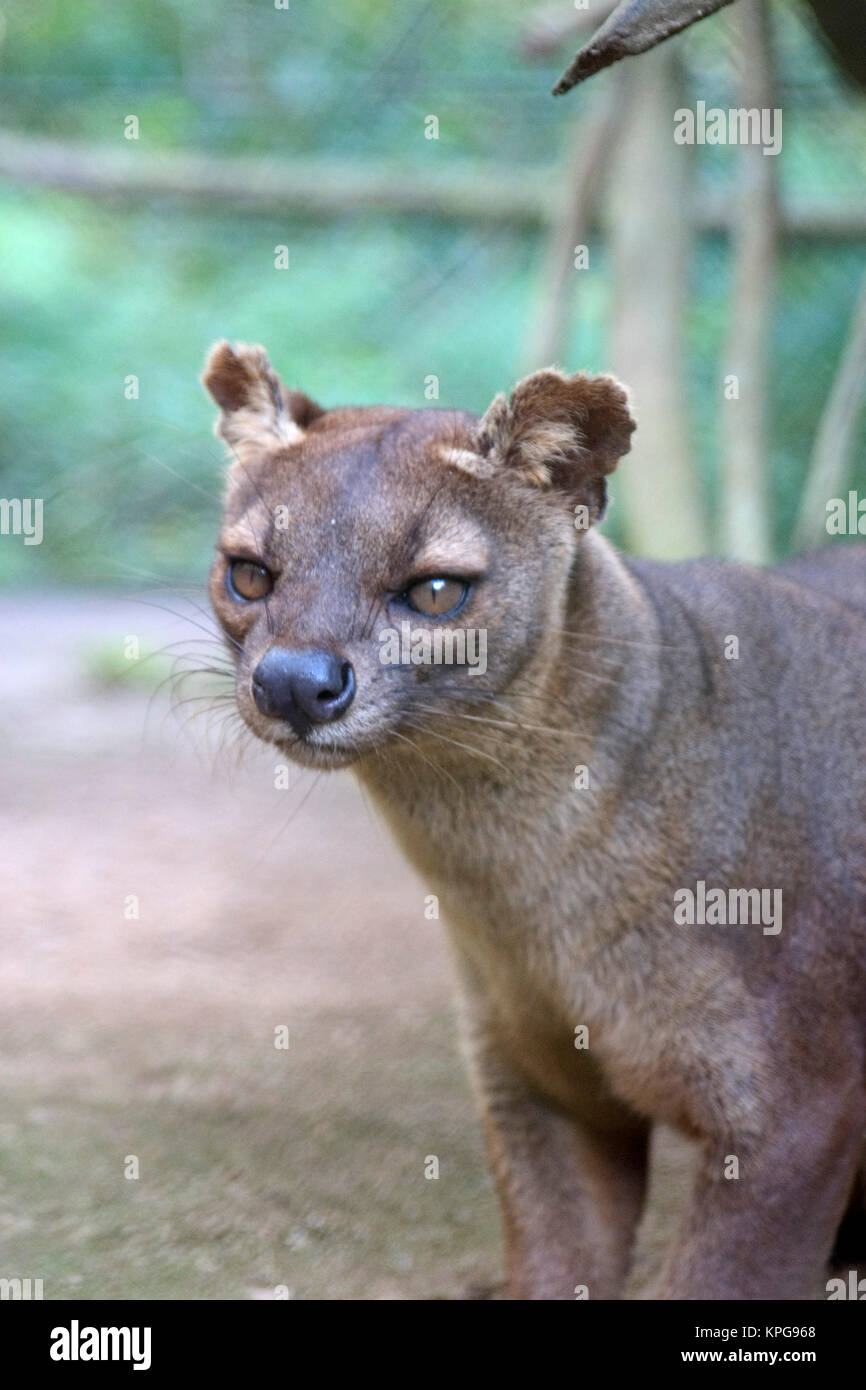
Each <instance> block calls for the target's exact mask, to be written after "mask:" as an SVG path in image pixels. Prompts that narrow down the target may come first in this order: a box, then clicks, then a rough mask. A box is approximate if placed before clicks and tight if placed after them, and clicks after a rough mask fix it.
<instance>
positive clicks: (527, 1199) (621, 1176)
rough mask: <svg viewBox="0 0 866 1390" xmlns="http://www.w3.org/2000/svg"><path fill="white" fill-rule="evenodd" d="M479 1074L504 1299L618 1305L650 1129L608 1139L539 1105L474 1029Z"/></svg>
mask: <svg viewBox="0 0 866 1390" xmlns="http://www.w3.org/2000/svg"><path fill="white" fill-rule="evenodd" d="M471 1031H472V1052H473V1061H474V1073H475V1078H476V1082H477V1085H478V1089H479V1092H480V1102H481V1112H482V1118H483V1122H484V1129H485V1135H486V1139H487V1147H488V1152H489V1157H490V1163H491V1167H492V1170H493V1177H494V1181H495V1184H496V1189H497V1194H498V1197H499V1202H500V1206H501V1210H502V1218H503V1225H504V1234H505V1256H506V1268H507V1275H508V1295H509V1297H510V1298H514V1299H574V1298H580V1297H588V1298H590V1299H597V1298H621V1297H622V1293H623V1286H624V1284H625V1280H626V1276H627V1274H628V1268H629V1262H630V1258H631V1251H632V1245H633V1242H634V1233H635V1228H636V1226H637V1222H638V1219H639V1217H640V1214H641V1210H642V1206H643V1200H644V1194H645V1187H646V1170H647V1149H648V1127H647V1126H646V1125H645V1124H644V1123H643V1122H642V1121H641V1120H638V1119H635V1120H634V1122H633V1123H631V1122H630V1123H629V1125H628V1127H627V1128H616V1129H602V1128H600V1127H597V1126H593V1125H590V1124H588V1123H586V1121H585V1120H582V1119H579V1118H576V1117H575V1116H573V1115H572V1114H570V1113H568V1112H566V1111H565V1110H563V1109H561V1108H559V1107H558V1106H556V1105H555V1104H553V1103H551V1102H549V1101H548V1100H547V1099H546V1098H545V1097H543V1096H541V1095H540V1094H539V1093H538V1092H537V1091H536V1090H535V1089H533V1087H532V1086H531V1085H530V1084H529V1083H528V1082H527V1080H526V1079H525V1078H524V1077H522V1076H521V1074H520V1073H519V1071H518V1070H517V1068H516V1067H515V1066H514V1065H513V1064H512V1063H511V1061H510V1060H509V1059H508V1058H507V1057H506V1056H505V1055H504V1053H503V1051H502V1049H501V1048H500V1047H499V1046H498V1045H497V1042H496V1039H495V1036H494V1035H493V1034H491V1033H489V1032H487V1031H479V1028H478V1027H477V1020H476V1026H475V1027H474V1028H472V1030H471Z"/></svg>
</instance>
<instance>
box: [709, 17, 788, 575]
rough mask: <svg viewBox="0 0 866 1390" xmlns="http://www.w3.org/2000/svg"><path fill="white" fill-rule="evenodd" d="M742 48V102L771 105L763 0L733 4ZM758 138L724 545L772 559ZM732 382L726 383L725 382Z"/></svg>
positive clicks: (726, 410)
mask: <svg viewBox="0 0 866 1390" xmlns="http://www.w3.org/2000/svg"><path fill="white" fill-rule="evenodd" d="M730 22H731V29H732V33H733V38H734V42H735V44H736V49H737V51H738V54H739V64H740V84H739V92H738V97H739V103H738V104H739V106H741V107H746V108H747V109H753V108H757V109H758V110H770V111H772V110H773V108H774V107H775V105H776V100H775V98H776V90H775V82H774V78H773V61H772V38H771V33H770V17H769V12H768V9H767V5H766V0H740V3H739V4H737V5H736V6H735V7H734V8H733V9H732V10H731V20H730ZM777 158H778V156H775V155H765V154H764V152H763V149H762V147H761V146H760V145H759V144H754V145H746V144H744V145H741V146H740V147H739V149H738V150H737V163H738V179H739V184H738V188H737V194H736V205H735V210H734V223H733V229H732V236H731V254H732V257H733V262H734V272H733V289H732V295H731V318H730V327H729V331H728V339H727V344H726V348H725V358H724V374H725V377H726V379H730V378H734V379H735V382H734V383H732V387H731V389H732V390H733V391H735V392H736V393H737V395H736V396H733V395H732V396H728V395H724V396H723V397H722V402H721V438H722V487H723V495H722V536H721V543H722V551H723V553H724V554H726V555H730V556H733V557H734V558H735V559H738V560H747V561H751V562H752V563H754V564H761V563H764V562H766V561H768V560H769V559H770V556H771V551H772V541H771V536H770V519H769V508H768V492H769V475H770V435H769V431H768V428H767V417H768V407H769V393H770V338H771V332H772V309H773V288H774V281H775V270H776V255H777V243H778V203H777V191H776V160H777ZM726 389H728V388H726Z"/></svg>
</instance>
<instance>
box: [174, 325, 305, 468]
mask: <svg viewBox="0 0 866 1390" xmlns="http://www.w3.org/2000/svg"><path fill="white" fill-rule="evenodd" d="M201 379H202V382H203V383H204V385H205V386H206V387H207V389H208V391H209V392H210V394H211V395H212V396H213V398H214V400H215V401H216V403H217V405H218V406H219V407H220V414H219V417H218V419H217V422H216V425H215V427H214V429H215V433H216V434H218V435H219V437H220V438H221V439H224V440H225V442H226V444H227V445H228V446H229V449H230V450H231V451H232V453H233V454H235V456H236V457H237V458H239V459H240V460H241V462H244V461H245V460H246V459H247V458H250V457H253V456H255V455H259V454H261V453H263V452H266V451H269V450H271V449H274V448H277V447H279V446H280V445H283V446H286V445H290V444H298V443H300V441H301V440H302V439H303V437H304V431H305V430H306V429H307V426H308V425H310V424H312V422H313V420H315V419H317V417H318V416H319V415H322V414H324V411H323V410H322V408H321V407H320V406H318V405H316V404H315V402H314V401H311V400H310V399H309V397H308V396H304V395H302V393H301V392H300V391H289V390H287V389H286V387H285V386H283V384H282V382H281V381H280V379H279V377H278V376H277V374H276V372H275V371H274V369H273V367H272V366H271V364H270V362H269V361H268V357H267V353H266V352H265V350H264V348H262V347H258V346H255V345H254V346H249V345H248V344H246V343H237V344H236V345H235V346H234V347H232V346H231V344H230V343H227V342H226V341H225V340H223V341H222V342H219V343H215V344H214V346H213V347H212V348H211V350H210V352H209V353H208V356H207V361H206V362H205V366H204V371H203V372H202V378H201Z"/></svg>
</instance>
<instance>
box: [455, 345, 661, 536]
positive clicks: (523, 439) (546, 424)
mask: <svg viewBox="0 0 866 1390" xmlns="http://www.w3.org/2000/svg"><path fill="white" fill-rule="evenodd" d="M634 428H635V422H634V420H633V418H632V415H631V411H630V410H629V401H628V394H627V392H626V390H625V388H624V387H623V386H621V385H620V383H619V382H618V381H616V380H615V378H614V377H612V376H587V375H586V374H585V373H584V372H577V373H576V374H575V375H574V376H566V375H565V374H564V372H560V371H557V370H556V369H555V368H554V367H549V368H547V369H546V370H544V371H541V372H534V373H533V375H532V376H528V377H526V378H525V379H524V380H523V381H521V382H520V383H519V384H518V385H517V386H515V388H514V390H513V391H512V393H511V398H510V400H506V399H505V397H504V396H497V397H496V399H495V400H494V401H493V402H492V404H491V405H490V406H489V408H488V410H487V412H486V414H485V415H484V418H483V419H482V420H481V423H480V424H479V426H478V433H477V436H476V448H477V449H478V451H479V453H481V454H482V455H483V456H485V457H486V458H488V459H489V461H490V462H491V463H493V464H499V465H500V466H503V467H506V468H509V469H515V470H516V471H517V472H518V473H519V474H520V476H522V477H523V478H524V479H525V480H526V481H527V482H530V483H534V484H535V485H536V486H537V487H541V488H546V487H555V488H558V489H560V490H561V491H563V492H565V493H567V494H568V496H569V497H570V498H571V499H572V501H575V502H579V503H582V504H583V505H585V506H586V507H587V510H588V514H589V520H590V521H597V520H598V519H599V517H600V516H602V514H603V512H604V507H605V501H606V484H605V478H606V476H607V474H608V473H612V472H613V470H614V469H615V468H616V465H617V463H618V461H619V459H620V458H621V456H622V455H623V454H627V453H628V451H629V449H630V447H631V434H632V431H633V429H634Z"/></svg>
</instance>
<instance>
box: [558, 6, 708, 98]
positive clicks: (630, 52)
mask: <svg viewBox="0 0 866 1390" xmlns="http://www.w3.org/2000/svg"><path fill="white" fill-rule="evenodd" d="M731 3H732V0H622V3H621V4H620V5H617V7H616V9H615V10H614V12H613V14H612V15H611V16H610V18H609V19H608V20H607V21H606V23H604V24H603V25H602V26H601V28H600V29H599V30H598V33H596V34H593V36H592V38H591V39H590V41H589V43H587V44H584V46H583V48H582V49H581V50H580V52H579V53H577V54H576V55H575V57H574V59H573V60H572V62H571V63H570V64H569V66H568V67H567V68H566V70H565V72H564V73H563V74H562V77H560V79H559V81H558V82H557V84H556V86H555V87H554V89H553V95H554V96H555V97H560V96H562V95H563V94H564V93H565V92H570V91H571V89H572V87H576V86H577V84H578V82H584V81H586V79H587V77H592V76H593V75H594V74H595V73H597V72H601V70H602V68H607V67H610V65H611V64H612V63H618V62H619V61H620V59H621V58H628V57H634V56H635V55H636V54H638V53H647V52H648V51H649V50H650V49H651V48H655V46H656V44H659V43H662V42H663V41H664V40H665V39H670V38H673V36H674V34H679V33H681V32H682V30H683V29H687V28H688V27H689V25H690V24H695V23H696V22H697V21H698V20H699V19H705V18H706V16H707V15H710V14H713V13H714V12H715V11H716V10H720V9H722V8H723V7H724V6H725V5H730V4H731Z"/></svg>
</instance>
